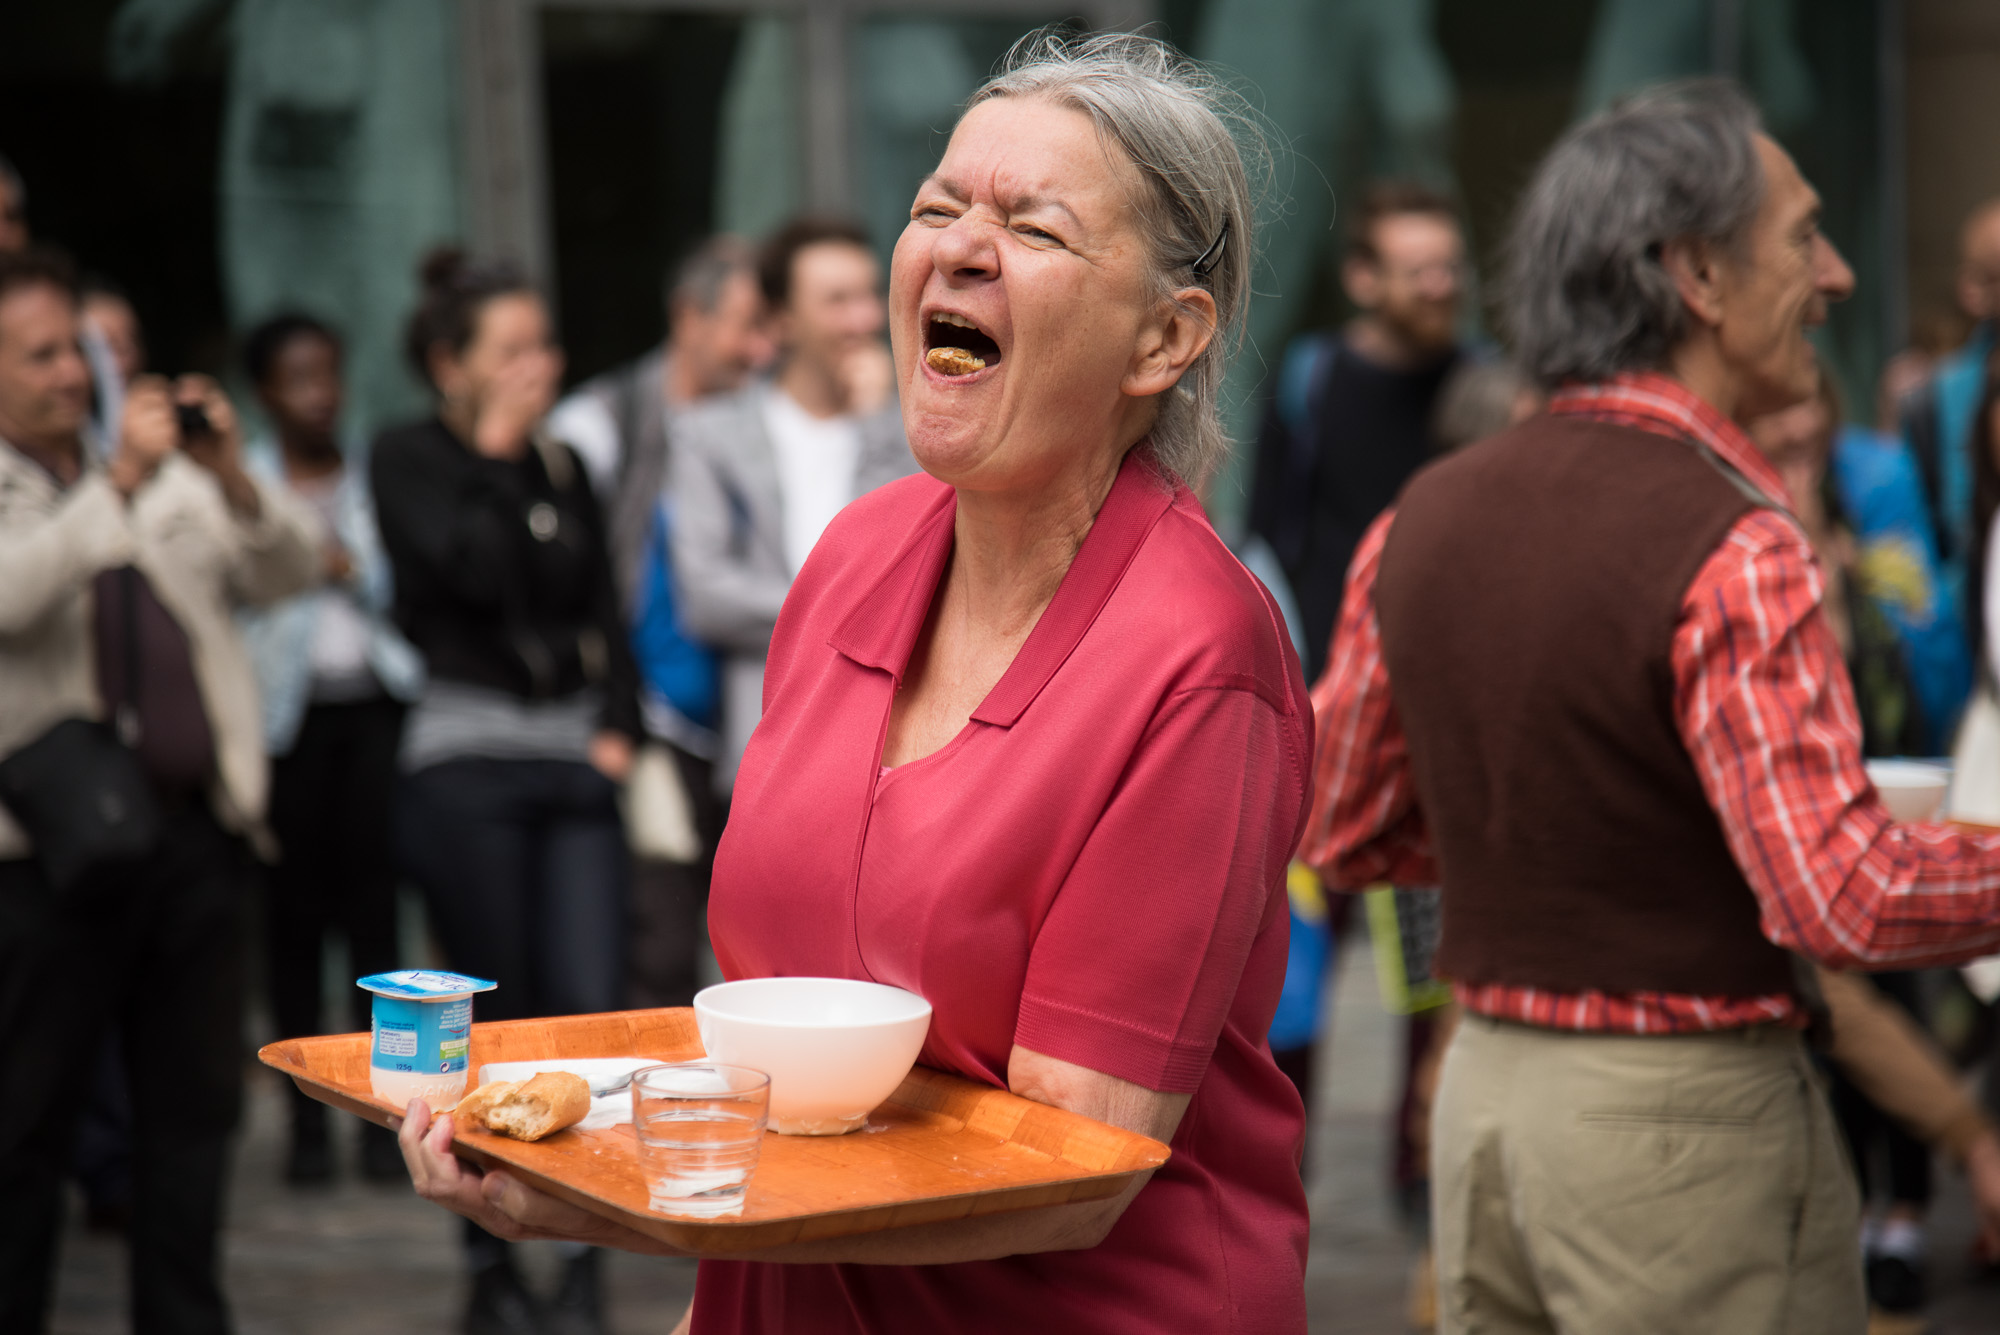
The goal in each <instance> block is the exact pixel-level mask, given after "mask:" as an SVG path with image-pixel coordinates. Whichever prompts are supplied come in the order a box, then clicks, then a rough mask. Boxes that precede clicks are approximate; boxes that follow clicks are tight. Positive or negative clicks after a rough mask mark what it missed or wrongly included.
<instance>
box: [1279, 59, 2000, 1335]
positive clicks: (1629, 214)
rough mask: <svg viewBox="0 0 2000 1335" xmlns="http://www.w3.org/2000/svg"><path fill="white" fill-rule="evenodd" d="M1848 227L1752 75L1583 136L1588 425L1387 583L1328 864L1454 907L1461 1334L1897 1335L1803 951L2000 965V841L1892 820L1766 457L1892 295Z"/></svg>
mask: <svg viewBox="0 0 2000 1335" xmlns="http://www.w3.org/2000/svg"><path fill="white" fill-rule="evenodd" d="M1818 216H1819V201H1818V198H1817V196H1816V195H1815V194H1814V192H1813V190H1812V188H1811V186H1809V185H1808V184H1807V183H1806V182H1805V180H1804V179H1803V178H1802V177H1801V176H1800V175H1799V172H1798V169H1797V167H1796V166H1795V165H1794V164H1793V162H1792V160H1791V158H1790V157H1788V156H1787V155H1786V154H1785V151H1784V150H1783V149H1782V148H1780V147H1779V146H1778V145H1777V144H1776V143H1775V142H1774V141H1773V140H1772V139H1771V138H1770V137H1769V136H1768V135H1767V134H1765V133H1764V131H1763V129H1762V127H1761V126H1760V124H1759V122H1758V118H1757V114H1756V111H1755V109H1754V108H1753V107H1752V106H1751V105H1750V103H1749V102H1748V101H1747V100H1746V99H1745V98H1744V97H1743V96H1742V94H1740V93H1739V92H1737V91H1736V90H1735V89H1734V88H1733V87H1732V86H1729V85H1727V84H1721V83H1714V82H1705V83H1698V84H1691V85H1682V86H1678V87H1672V88H1666V89H1661V90H1657V91H1655V92H1652V93H1650V94H1646V95H1643V96H1641V97H1639V98H1636V99H1634V100H1631V101H1629V102H1625V103H1621V104H1619V105H1617V106H1615V107H1613V108H1611V109H1610V110H1608V111H1606V112H1604V113H1602V114H1600V115H1598V116H1596V117H1594V118H1592V119H1591V120H1589V121H1587V122H1585V123H1583V124H1582V125H1579V126H1577V127H1576V128H1574V129H1573V130H1571V131H1570V132H1569V133H1568V134H1567V135H1566V136H1564V138H1563V139H1562V140H1561V141H1560V142H1559V143H1558V144H1557V145H1556V147H1555V148H1554V149H1553V150H1552V151H1551V152H1550V154H1549V156H1548V157H1547V158H1546V159H1545V160H1544V161H1543V163H1542V165H1541V167H1540V169H1539V171H1538V172H1537V175H1536V177H1535V179H1534V181H1533V183H1532V184H1531V185H1530V187H1529V190H1528V193H1527V195H1526V197H1525V199H1524V200H1523V203H1522V206H1521V211H1520V215H1519V218H1518V220H1517V222H1516V226H1515V230H1514V234H1513V237H1512V238H1511V244H1510V250H1511V254H1510V257H1509V258H1510V268H1511V273H1510V280H1511V281H1510V287H1509V289H1508V292H1507V298H1506V299H1507V317H1508V324H1509V325H1510V326H1511V329H1510V332H1511V333H1512V335H1513V338H1514V342H1515V351H1516V353H1517V354H1518V355H1519V357H1520V359H1521V361H1522V364H1523V365H1525V366H1526V367H1527V368H1528V369H1529V371H1530V372H1531V373H1532V374H1533V375H1534V376H1535V377H1536V378H1537V379H1538V380H1539V381H1540V382H1542V383H1543V384H1544V385H1546V386H1547V387H1548V388H1550V389H1551V390H1552V391H1553V392H1554V393H1553V398H1552V401H1551V403H1550V407H1549V411H1547V412H1546V413H1544V414H1542V415H1540V416H1537V417H1535V418H1532V419H1530V420H1529V421H1527V422H1525V423H1523V424H1522V425H1520V426H1518V427H1515V428H1513V429H1512V430H1510V431H1507V432H1505V433H1503V434H1501V435H1499V436H1497V437H1494V438H1492V439H1490V440H1487V441H1484V442H1481V443H1479V444H1476V445H1473V446H1471V447H1469V448H1468V449H1465V450H1463V451H1461V452H1459V453H1457V454H1454V455H1451V456H1450V457H1448V458H1446V459H1444V460H1441V461H1440V462H1438V463H1437V464H1435V465H1433V466H1431V467H1430V468H1428V469H1426V470H1425V471H1424V472H1422V473H1420V474H1418V475H1417V477H1416V478H1415V480H1413V481H1412V482H1411V484H1410V486H1409V487H1408V488H1407V489H1406V490H1405V491H1404V493H1403V496H1402V498H1401V500H1400V501H1399V503H1398V505H1397V507H1396V509H1395V510H1394V511H1393V512H1392V513H1391V514H1389V515H1386V516H1384V518H1383V519H1382V520H1381V521H1380V522H1378V523H1377V524H1376V525H1375V527H1374V528H1373V529H1371V530H1370V531H1369V533H1368V535H1367V536H1366V537H1365V538H1364V539H1363V541H1362V544H1361V547H1360V549H1359V550H1358V551H1357V553H1356V555H1355V559H1354V566H1353V569H1352V571H1351V573H1350V576H1349V582H1348V592H1347V599H1346V603H1345V605H1344V607H1343V609H1342V613H1341V626H1340V630H1339V632H1338V635H1337V640H1336V642H1337V650H1336V656H1335V659H1334V661H1333V663H1332V665H1331V667H1330V668H1329V669H1328V671H1327V674H1326V676H1325V677H1324V678H1323V679H1322V680H1321V681H1320V683H1319V684H1318V686H1317V687H1316V688H1315V690H1314V692H1313V704H1314V708H1315V713H1316V715H1317V719H1318V729H1319V739H1320V751H1319V755H1318V757H1317V759H1316V761H1315V764H1316V766H1317V770H1318V774H1317V794H1316V797H1315V803H1314V810H1313V812H1312V814H1311V817H1310V818H1309V821H1308V825H1307V831H1306V836H1305V839H1304V841H1303V848H1302V856H1303V857H1304V858H1305V859H1306V860H1307V861H1308V862H1309V863H1310V864H1311V865H1313V866H1314V867H1315V868H1317V869H1318V870H1319V871H1320V873H1321V875H1322V876H1323V877H1324V878H1325V879H1326V881H1327V882H1328V884H1331V885H1339V886H1344V887H1349V888H1358V887H1361V886H1364V885H1368V884H1371V883H1374V882H1379V881H1392V882H1398V883H1405V884H1421V883H1424V882H1427V881H1439V880H1441V882H1442V884H1443V887H1444V891H1443V918H1444V924H1443V937H1442V941H1441V944H1440V946H1439V950H1438V969H1439V972H1440V973H1442V974H1444V975H1446V976H1448V977H1450V978H1452V979H1454V980H1455V983H1456V987H1457V993H1458V999H1459V1002H1460V1004H1461V1006H1462V1008H1463V1010H1464V1012H1465V1018H1464V1020H1463V1022H1462V1023H1461V1024H1460V1026H1459V1029H1458V1032H1457V1034H1456V1035H1455V1037H1454V1038H1453V1040H1452V1045H1451V1048H1450V1051H1449V1053H1448V1054H1447V1056H1446V1058H1445V1062H1444V1069H1443V1074H1442V1077H1441V1083H1440V1086H1439V1090H1438V1095H1437V1103H1436V1108H1435V1112H1434V1117H1433V1132H1432V1182H1433V1187H1434V1192H1435V1199H1434V1216H1433V1217H1434V1221H1435V1223H1434V1229H1435V1234H1434V1242H1435V1246H1436V1250H1437V1266H1438V1289H1439V1300H1440V1302H1439V1308H1440V1311H1439V1329H1440V1331H1443V1332H1471V1331H1479V1332H1510V1333H1512V1332H1558V1331H1560V1332H1589V1333H1590V1335H1651V1333H1653V1332H1660V1331H1697V1330H1699V1331H1796V1332H1801V1335H1803V1333H1804V1332H1812V1333H1813V1335H1839V1333H1848V1332H1851V1333H1853V1335H1859V1332H1860V1331H1862V1330H1863V1328H1864V1326H1865V1324H1866V1319H1867V1313H1866V1302H1865V1299H1864V1297H1863V1292H1862V1281H1861V1265H1860V1249H1859V1247H1858V1245H1857V1240H1858V1236H1859V1233H1858V1230H1859V1220H1858V1214H1857V1203H1856V1193H1855V1188H1854V1183H1853V1177H1852V1173H1851V1170H1850V1169H1849V1167H1848V1165H1847V1163H1846V1161H1845V1159H1844V1157H1843V1155H1842V1151H1841V1148H1840V1143H1839V1140H1838V1138H1837V1136H1836V1134H1835V1131H1834V1127H1833V1121H1832V1117H1831V1114H1830V1113H1829V1110H1828V1108H1827V1104H1826V1099H1825V1096H1824V1094H1823V1093H1822V1091H1821V1088H1820V1085H1819V1080H1818V1077H1817V1075H1816V1074H1815V1072H1814V1069H1813V1067H1812V1065H1811V1063H1810V1061H1809V1060H1808V1057H1807V1053H1806V1049H1805V1044H1804V1042H1803V1041H1802V1031H1803V1030H1804V1029H1805V1028H1806V1025H1807V1020H1808V1017H1809V1015H1811V1014H1814V1013H1816V1012H1817V1010H1818V1005H1817V1000H1816V991H1815V989H1814V987H1813V985H1812V983H1811V981H1810V978H1809V976H1808V975H1807V974H1806V972H1805V971H1804V970H1802V969H1800V968H1798V967H1797V965H1798V963H1799V961H1798V960H1797V958H1796V956H1795V955H1794V953H1793V952H1796V953H1797V955H1803V956H1806V957H1809V958H1811V959H1813V960H1816V961H1818V962H1820V963H1822V964H1824V965H1826V966H1828V967H1831V968H1836V969H1852V968H1869V967H1876V968H1879V967H1884V966H1889V965H1894V966H1896V967H1902V968H1909V967H1919V966H1923V965H1929V964H1943V963H1949V962H1951V961H1954V960H1959V959H1965V958H1970V957H1973V956H1976V955H1979V954H1982V953H1985V952H1987V951H1990V950H1992V949H1993V947H1994V945H1995V943H1996V942H2000V835H1992V834H1986V835H1972V834H1967V833H1962V832H1959V831H1956V830H1954V829H1951V828H1949V827H1946V826H1943V825H1908V824H1900V823H1898V822H1896V821H1894V820H1892V819H1891V817H1890V816H1889V813H1888V811H1887V810H1886V809H1885V807H1884V806H1883V804H1882V800H1881V798H1880V797H1879V796H1878V794H1877V793H1876V791H1875V789H1874V786H1873V785H1872V784H1871V783H1870V781H1869V778H1868V774H1867V772H1866V770H1865V769H1864V768H1863V765H1862V760H1861V727H1860V723H1859V721H1858V718H1857V716H1856V711H1855V705H1854V692H1853V689H1852V686H1851V685H1850V683H1849V681H1848V678H1847V672H1846V669H1845V668H1844V666H1843V664H1842V659H1841V652H1840V648H1839V646H1838V644H1837V643H1836V642H1835V639H1834V636H1833V632H1832V631H1831V629H1830V628H1829V626H1828V623H1827V620H1826V617H1825V614H1824V612H1823V610H1822V607H1821V604H1822V601H1823V598H1824V582H1823V579H1822V576H1821V574H1820V571H1819V568H1818V566H1817V565H1816V564H1815V563H1814V559H1813V553H1812V548H1811V545H1810V544H1809V542H1808V540H1807V538H1806V536H1805V533H1804V531H1803V530H1802V529H1801V527H1800V525H1799V522H1798V521H1797V519H1795V518H1794V517H1793V515H1792V514H1791V512H1790V510H1789V508H1788V506H1787V502H1786V497H1785V491H1784V487H1783V484H1782V483H1781V481H1780V480H1779V478H1778V475H1777V472H1776V470H1775V469H1774V468H1773V467H1772V465H1771V463H1770V462H1769V461H1768V460H1766V459H1765V458H1764V457H1763V456H1762V455H1761V454H1759V453H1758V451H1757V448H1756V446H1755V445H1754V444H1753V443H1752V442H1751V440H1750V438H1749V437H1748V436H1747V435H1746V434H1745V433H1744V431H1743V429H1742V425H1741V424H1742V423H1744V422H1746V421H1748V420H1750V419H1751V418H1754V417H1757V416H1759V415H1760V414H1763V413H1768V412H1772V411H1774V410H1777V409H1781V408H1784V407H1786V406H1788V405H1790V404H1794V403H1798V402H1800V401H1802V400H1804V399H1806V398H1808V397H1810V396H1811V395H1812V394H1813V393H1814V392H1815V390H1816V387H1817V377H1818V374H1819V372H1818V363H1817V361H1816V359H1815V357H1814V355H1813V350H1812V346H1811V344H1810V343H1809V342H1808V341H1807V337H1806V332H1807V330H1808V329H1809V328H1810V327H1811V326H1813V325H1816V324H1818V323H1820V322H1821V321H1823V320H1824V319H1825V318H1826V308H1827V303H1828V302H1830V301H1835V300H1839V299H1840V298H1842V297H1844V296H1846V295H1847V294H1848V292H1849V291H1850V290H1851V289H1852V286H1853V275H1852V274H1851V273H1850V271H1849V270H1848V268H1847V265H1846V264H1845V263H1844V262H1843V261H1842V260H1841V258H1840V256H1839V255H1838V254H1837V253H1836V252H1835V250H1834V248H1833V246H1832V245H1831V244H1830V243H1829V242H1828V241H1827V240H1826V239H1825V238H1824V237H1823V236H1821V235H1820V233H1819V229H1818Z"/></svg>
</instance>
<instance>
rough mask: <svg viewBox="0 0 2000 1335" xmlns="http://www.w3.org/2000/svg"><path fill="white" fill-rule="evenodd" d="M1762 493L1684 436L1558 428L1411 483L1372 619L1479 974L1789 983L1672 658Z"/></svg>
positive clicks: (1462, 970)
mask: <svg viewBox="0 0 2000 1335" xmlns="http://www.w3.org/2000/svg"><path fill="white" fill-rule="evenodd" d="M1752 504H1753V502H1752V501H1751V500H1749V499H1748V498H1747V497H1746V496H1745V495H1744V493H1743V492H1742V491H1741V490H1739V489H1738V487H1737V486H1736V485H1734V484H1733V483H1732V482H1731V481H1730V480H1729V478H1728V477H1727V476H1725V474H1724V473H1723V472H1722V471H1721V470H1720V466H1719V465H1718V464H1717V463H1716V462H1715V461H1713V460H1711V459H1708V458H1704V457H1703V456H1702V454H1701V453H1700V452H1699V450H1698V447H1697V446H1695V445H1694V444H1693V443H1691V442H1689V441H1685V440H1680V439H1675V438H1671V437H1667V436H1663V435H1658V434H1655V433H1653V432H1649V431H1641V430H1637V429H1634V428H1630V427H1621V426H1612V425H1609V424H1606V423H1602V422H1593V421H1589V420H1586V419H1583V418H1579V417H1570V416H1543V417H1539V418H1535V419H1533V420H1531V421H1529V422H1527V423H1526V424H1524V425H1522V426H1520V427H1517V428H1515V429H1514V430H1512V431H1509V432H1507V433H1506V434H1504V435H1501V436H1499V437H1496V438H1494V439H1492V440H1490V441H1486V442H1484V443H1482V444H1479V445H1475V446H1473V447H1472V448H1470V449H1467V450H1464V451H1462V452H1460V453H1459V454H1456V455H1453V456H1452V457H1450V458H1448V459H1445V460H1443V461H1441V462H1439V463H1437V464H1434V465H1432V466H1431V467H1430V468H1428V469H1426V470H1425V471H1424V472H1422V473H1420V474H1418V475H1417V477H1416V478H1415V479H1414V480H1413V481H1412V482H1411V483H1410V485H1409V488H1408V490H1407V491H1405V493H1404V495H1403V498H1402V500H1401V502H1400V503H1399V504H1398V507H1397V512H1396V519H1395V522H1394V524H1393V525H1392V527H1391V528H1390V531H1389V537H1388V542H1387V545H1386V547H1385V548H1384V550H1383V553H1382V563H1381V568H1380V571H1379V573H1378V576H1377V582H1376V586H1375V610H1376V614H1377V616H1378V618H1379V621H1380V624H1381V628H1382V644H1383V654H1384V657H1385V660H1386V662H1387V665H1388V669H1389V680H1390V682H1391V689H1392V691H1393V694H1394V698H1395V703H1396V711H1397V714H1398V715H1399V716H1400V718H1401V720H1402V724H1403V728H1404V731H1405V732H1406V733H1407V734H1408V737H1409V747H1410V757H1411V767H1412V770H1413V772H1414V776H1415V780H1416V787H1417V794H1418V798H1419V800H1420V801H1421V803H1422V805H1423V810H1424V815H1425V819H1426V820H1427V822H1428V823H1429V826H1430V830H1431V835H1432V838H1433V840H1434V842H1435V846H1436V848H1437V851H1438V858H1439V862H1440V865H1441V868H1442V871H1443V875H1444V901H1443V902H1444V935H1443V941H1442V944H1441V946H1440V948H1439V951H1438V968H1439V971H1440V972H1441V973H1443V974H1445V975H1446V976H1448V977H1451V978H1455V979H1458V980H1460V981H1463V982H1468V983H1507V984H1514V985H1525V986H1532V987H1541V988H1548V989H1553V990H1559V991H1570V992H1575V991H1581V990H1583V989H1586V988H1601V989H1603V990H1605V991H1608V992H1633V991H1665V992H1678V993H1694V994H1700V995H1734V996H1743V995H1754V994H1761V993H1769V992H1788V991H1790V990H1791V987H1792V975H1791V969H1790V964H1789V960H1788V957H1787V956H1786V955H1785V954H1784V953H1783V952H1782V951H1780V950H1779V949H1778V948H1777V947H1776V946H1773V945H1772V944H1771V943H1770V942H1769V941H1767V940H1765V939H1764V935H1763V933H1762V932H1761V931H1760V930H1759V928H1758V925H1757V901H1756V899H1755V896H1754V895H1753V893H1752V892H1751V889H1750V887H1749V885H1748V884H1747V883H1746V882H1745V881H1744V879H1743V873H1742V871H1741V870H1740V869H1739V868H1738V867H1737V865H1736V862H1735V860H1734V859H1733V858H1732V857H1731V856H1730V852H1729V848H1728V846H1727V844H1726V843H1725V842H1724V840H1723V835H1722V827H1721V823H1720V822H1719V821H1718V820H1717V818H1716V815H1715V812H1714V811H1713V810H1712V809H1711V808H1710V807H1709V805H1708V801H1707V799H1706V797H1705V796H1704V795H1703V793H1702V789H1701V784H1700V781H1699V780H1698V778H1697V777H1696V774H1695V768H1694V762H1693V761H1692V760H1691V759H1690V758H1689V757H1688V754H1687V750H1686V748H1685V747H1684V746H1683V745H1682V743H1681V739H1680V734H1679V732H1678V731H1677V729H1676V726H1675V721H1674V720H1675V715H1674V679H1673V669H1672V658H1671V652H1672V643H1673V636H1674V628H1675V625H1676V623H1677V621H1678V619H1679V615H1680V607H1681V600H1682V598H1683V597H1684V596H1685V594H1686V592H1687V587H1688V585H1689V584H1690V583H1691V582H1692V581H1693V579H1694V576H1695V574H1696V572H1697V571H1698V570H1699V569H1700V568H1701V565H1702V563H1703V562H1704V561H1705V560H1706V559H1707V558H1708V557H1709V556H1710V554H1712V553H1713V552H1714V551H1715V548H1716V546H1717V545H1718V544H1719V543H1720V542H1721V541H1722V539H1723V536H1724V535H1725V534H1726V533H1727V532H1728V531H1729V529H1730V527H1731V525H1733V524H1734V523H1735V522H1736V521H1737V519H1739V518H1740V517H1741V516H1742V515H1743V514H1744V513H1745V512H1746V511H1747V510H1748V509H1750V508H1751V506H1752Z"/></svg>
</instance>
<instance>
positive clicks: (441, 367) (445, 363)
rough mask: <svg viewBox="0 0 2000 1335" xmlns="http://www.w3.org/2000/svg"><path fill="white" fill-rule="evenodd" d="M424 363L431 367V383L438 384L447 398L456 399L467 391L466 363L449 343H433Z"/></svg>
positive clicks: (440, 392) (439, 390) (442, 394)
mask: <svg viewBox="0 0 2000 1335" xmlns="http://www.w3.org/2000/svg"><path fill="white" fill-rule="evenodd" d="M424 363H425V365H427V366H429V367H430V369H431V383H432V384H433V385H436V386H437V391H438V393H439V395H441V396H442V397H444V398H446V399H456V398H458V397H459V396H460V395H462V394H463V393H464V392H465V364H464V362H463V361H461V360H460V359H459V357H458V356H457V355H456V354H454V353H453V352H452V350H451V344H449V343H443V342H439V343H433V344H431V346H430V351H429V352H427V353H425V354H424Z"/></svg>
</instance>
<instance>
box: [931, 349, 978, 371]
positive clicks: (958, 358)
mask: <svg viewBox="0 0 2000 1335" xmlns="http://www.w3.org/2000/svg"><path fill="white" fill-rule="evenodd" d="M924 360H925V361H927V362H929V363H930V365H931V369H932V370H933V371H936V372H937V373H938V374H939V375H971V374H972V373H973V372H974V371H983V370H985V369H986V359H985V358H984V357H975V356H973V355H972V354H971V353H969V352H967V351H966V350H965V349H964V348H932V349H931V350H930V351H929V352H927V353H925V354H924Z"/></svg>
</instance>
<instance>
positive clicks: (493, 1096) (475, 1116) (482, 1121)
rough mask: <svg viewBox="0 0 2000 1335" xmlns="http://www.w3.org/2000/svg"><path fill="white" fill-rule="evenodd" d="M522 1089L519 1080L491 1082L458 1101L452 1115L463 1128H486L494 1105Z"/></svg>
mask: <svg viewBox="0 0 2000 1335" xmlns="http://www.w3.org/2000/svg"><path fill="white" fill-rule="evenodd" d="M520 1087H521V1082H520V1081H519V1080H489V1081H487V1082H486V1083H485V1084H483V1085H481V1086H480V1087H479V1088H478V1089H475V1090H473V1091H472V1092H471V1093H470V1094H467V1095H466V1096H465V1097H464V1098H462V1099H460V1100H459V1101H458V1106H457V1107H456V1108H453V1109H452V1110H451V1115H452V1116H453V1117H454V1118H456V1119H457V1120H458V1122H459V1123H460V1124H461V1125H463V1126H476V1127H481V1128H483V1127H485V1125H486V1114H487V1113H489V1112H491V1111H492V1110H493V1105H494V1104H496V1103H498V1102H500V1100H502V1099H504V1098H506V1097H507V1096H508V1095H509V1094H512V1093H513V1092H514V1091H515V1090H517V1089H519V1088H520Z"/></svg>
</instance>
